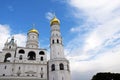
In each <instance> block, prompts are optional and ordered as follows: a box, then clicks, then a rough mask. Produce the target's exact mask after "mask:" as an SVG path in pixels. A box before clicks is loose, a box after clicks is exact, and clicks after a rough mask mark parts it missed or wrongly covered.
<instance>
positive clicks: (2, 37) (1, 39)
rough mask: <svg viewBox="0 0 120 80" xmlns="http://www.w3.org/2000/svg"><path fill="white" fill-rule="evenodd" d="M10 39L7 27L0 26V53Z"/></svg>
mask: <svg viewBox="0 0 120 80" xmlns="http://www.w3.org/2000/svg"><path fill="white" fill-rule="evenodd" d="M8 37H10V28H9V26H8V25H1V24H0V51H1V50H2V48H3V46H4V43H5V41H6V40H7V38H8Z"/></svg>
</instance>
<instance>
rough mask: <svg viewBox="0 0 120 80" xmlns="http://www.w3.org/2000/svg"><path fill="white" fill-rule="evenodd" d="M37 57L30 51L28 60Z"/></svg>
mask: <svg viewBox="0 0 120 80" xmlns="http://www.w3.org/2000/svg"><path fill="white" fill-rule="evenodd" d="M35 59H36V54H35V52H33V51H30V52H29V53H28V60H35Z"/></svg>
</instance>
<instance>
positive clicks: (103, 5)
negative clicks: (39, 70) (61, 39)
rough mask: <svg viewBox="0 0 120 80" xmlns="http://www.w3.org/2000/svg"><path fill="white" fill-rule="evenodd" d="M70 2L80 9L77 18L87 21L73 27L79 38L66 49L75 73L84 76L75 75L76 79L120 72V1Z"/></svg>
mask: <svg viewBox="0 0 120 80" xmlns="http://www.w3.org/2000/svg"><path fill="white" fill-rule="evenodd" d="M67 3H68V4H69V5H70V6H72V7H73V9H75V10H76V11H75V12H74V13H73V15H74V17H75V18H77V19H81V18H83V19H84V18H85V19H84V21H85V22H84V23H83V25H79V24H78V27H77V26H76V27H73V28H71V32H76V33H78V35H76V37H75V38H74V39H72V40H71V41H70V42H69V43H68V45H67V46H66V50H67V51H66V52H67V53H70V54H69V55H68V59H70V60H71V64H72V65H71V68H72V71H73V73H75V72H77V73H79V74H81V75H82V76H79V75H78V76H76V75H73V80H80V79H82V80H90V79H91V77H92V76H93V75H94V74H95V73H97V72H105V71H107V72H120V68H119V67H118V66H120V63H119V62H118V61H120V50H119V49H120V14H119V13H120V0H114V1H113V0H104V1H103V0H68V2H67ZM81 16H84V17H81ZM77 21H79V20H77ZM82 31H86V32H85V33H84V34H83V33H82ZM81 34H82V35H81ZM73 64H74V65H73ZM78 69H79V70H78ZM89 72H91V74H89ZM86 76H87V77H86ZM75 77H77V78H75Z"/></svg>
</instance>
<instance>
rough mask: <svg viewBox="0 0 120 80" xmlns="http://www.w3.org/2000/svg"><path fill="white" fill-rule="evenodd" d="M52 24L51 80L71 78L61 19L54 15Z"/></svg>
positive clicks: (67, 79) (68, 79)
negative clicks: (65, 54)
mask: <svg viewBox="0 0 120 80" xmlns="http://www.w3.org/2000/svg"><path fill="white" fill-rule="evenodd" d="M50 26H51V37H50V60H49V80H70V70H69V61H68V60H67V59H66V58H65V56H64V48H63V43H62V36H61V33H60V21H59V19H57V18H56V17H55V16H54V18H53V19H52V20H51V22H50Z"/></svg>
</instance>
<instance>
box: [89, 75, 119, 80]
mask: <svg viewBox="0 0 120 80" xmlns="http://www.w3.org/2000/svg"><path fill="white" fill-rule="evenodd" d="M91 80H120V73H97V74H96V75H94V76H93V78H92V79H91Z"/></svg>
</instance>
